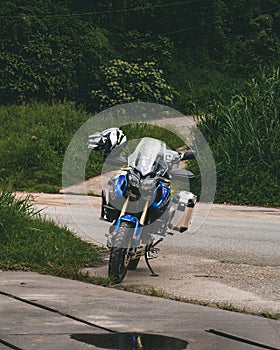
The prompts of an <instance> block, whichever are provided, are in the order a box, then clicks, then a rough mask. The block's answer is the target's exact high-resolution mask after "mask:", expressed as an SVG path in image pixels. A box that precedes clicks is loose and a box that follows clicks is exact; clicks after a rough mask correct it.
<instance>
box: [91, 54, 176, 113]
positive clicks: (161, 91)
mask: <svg viewBox="0 0 280 350" xmlns="http://www.w3.org/2000/svg"><path fill="white" fill-rule="evenodd" d="M162 75H163V71H162V70H160V69H157V67H156V63H155V62H145V63H144V64H139V63H129V62H126V61H123V60H120V59H119V60H113V61H110V62H109V64H108V65H107V66H101V67H100V85H101V86H100V88H99V89H97V90H93V91H92V97H93V100H94V101H96V103H98V106H99V109H101V110H102V109H106V108H108V107H111V106H114V105H117V104H122V103H129V102H142V101H143V102H145V101H146V102H157V103H161V104H168V103H172V101H173V89H172V87H171V86H170V85H168V84H167V83H166V81H165V79H164V78H163V76H162Z"/></svg>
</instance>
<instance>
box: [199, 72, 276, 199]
mask: <svg viewBox="0 0 280 350" xmlns="http://www.w3.org/2000/svg"><path fill="white" fill-rule="evenodd" d="M279 99H280V74H279V70H273V71H272V72H264V71H262V72H261V73H260V75H259V76H258V77H257V78H255V79H252V80H250V81H248V82H247V89H246V91H243V92H239V93H238V94H237V95H235V96H233V97H232V100H231V102H230V103H229V104H226V105H223V104H217V105H215V106H213V107H212V110H211V112H210V113H208V114H206V115H205V116H204V118H202V119H201V121H200V124H199V128H200V130H201V131H202V133H203V134H204V137H205V138H206V140H207V141H208V143H209V146H210V148H211V150H212V152H213V155H214V158H215V161H216V167H217V180H218V187H217V193H216V199H215V200H216V202H221V203H223V202H227V203H232V204H250V205H264V206H280V195H279V193H280V159H279V156H278V155H279V154H280V143H279V139H280V122H279V115H280V109H279Z"/></svg>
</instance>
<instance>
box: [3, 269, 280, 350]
mask: <svg viewBox="0 0 280 350" xmlns="http://www.w3.org/2000/svg"><path fill="white" fill-rule="evenodd" d="M0 310H1V318H0V349H3V350H4V349H5V350H8V349H19V350H33V349H36V350H37V349H40V350H50V349H52V350H53V349H54V350H62V349H67V350H71V349H81V350H83V349H126V350H129V349H146V350H147V349H150V350H151V349H153V350H157V349H159V350H164V349H170V350H176V349H188V350H200V349H201V350H202V349H203V350H206V349H207V350H219V349H227V350H247V349H248V350H249V349H251V350H254V349H280V321H273V320H270V319H266V318H262V317H257V316H252V315H245V314H239V313H234V312H229V311H223V310H218V309H212V308H208V307H203V306H198V305H192V304H187V303H182V302H178V301H172V300H166V299H161V298H156V297H149V296H143V295H138V294H134V293H128V292H123V291H119V290H117V289H114V288H105V287H100V286H95V285H90V284H86V283H82V282H78V281H72V280H66V279H62V278H57V277H51V276H44V275H40V274H37V273H32V272H3V271H2V272H0ZM147 334H148V335H147ZM160 336H162V337H160ZM166 337H168V338H166ZM169 337H171V338H169ZM174 338H176V339H174ZM94 344H95V345H94ZM141 346H142V347H141Z"/></svg>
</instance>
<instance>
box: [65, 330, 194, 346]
mask: <svg viewBox="0 0 280 350" xmlns="http://www.w3.org/2000/svg"><path fill="white" fill-rule="evenodd" d="M71 338H72V339H75V340H77V341H80V342H83V343H86V344H91V345H94V346H97V347H100V348H101V349H118V350H140V349H141V350H158V349H160V350H184V349H187V345H188V343H187V342H186V341H184V340H181V339H178V338H172V337H166V336H163V335H159V334H145V333H105V334H91V333H77V334H72V335H71Z"/></svg>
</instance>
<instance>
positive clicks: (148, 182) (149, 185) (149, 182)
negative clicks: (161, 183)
mask: <svg viewBox="0 0 280 350" xmlns="http://www.w3.org/2000/svg"><path fill="white" fill-rule="evenodd" d="M154 187H155V181H154V180H153V179H145V180H143V181H142V183H141V189H142V190H144V191H150V190H152V189H153V188H154Z"/></svg>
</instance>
